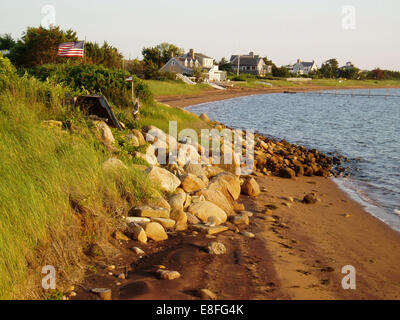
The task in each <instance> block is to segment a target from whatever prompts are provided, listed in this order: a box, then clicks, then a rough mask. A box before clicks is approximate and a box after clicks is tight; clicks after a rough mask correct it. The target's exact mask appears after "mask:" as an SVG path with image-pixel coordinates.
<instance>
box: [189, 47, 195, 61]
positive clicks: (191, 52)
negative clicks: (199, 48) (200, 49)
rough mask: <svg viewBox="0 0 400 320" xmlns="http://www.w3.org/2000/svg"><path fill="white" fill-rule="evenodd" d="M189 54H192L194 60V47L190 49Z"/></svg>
mask: <svg viewBox="0 0 400 320" xmlns="http://www.w3.org/2000/svg"><path fill="white" fill-rule="evenodd" d="M189 54H190V57H191V58H192V59H193V60H194V59H195V57H194V50H193V49H190V50H189Z"/></svg>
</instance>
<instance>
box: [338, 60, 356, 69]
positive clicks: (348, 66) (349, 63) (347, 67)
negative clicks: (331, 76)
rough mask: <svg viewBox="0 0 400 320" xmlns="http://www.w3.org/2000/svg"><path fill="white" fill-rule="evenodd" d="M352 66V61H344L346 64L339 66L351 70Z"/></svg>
mask: <svg viewBox="0 0 400 320" xmlns="http://www.w3.org/2000/svg"><path fill="white" fill-rule="evenodd" d="M353 68H354V64H353V63H352V62H350V61H349V62H346V65H344V66H343V67H341V69H345V70H351V69H353Z"/></svg>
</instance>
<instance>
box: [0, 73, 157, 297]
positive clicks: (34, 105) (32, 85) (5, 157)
mask: <svg viewBox="0 0 400 320" xmlns="http://www.w3.org/2000/svg"><path fill="white" fill-rule="evenodd" d="M62 90H64V89H62V88H54V87H51V86H50V87H49V86H46V84H43V83H39V82H38V81H36V80H32V79H21V80H19V81H18V83H15V85H14V86H10V87H9V89H7V90H5V91H3V93H1V94H0V179H1V180H0V298H2V299H4V298H26V297H38V294H39V293H40V289H39V288H40V277H41V274H40V271H41V267H42V266H44V265H47V264H52V265H54V266H55V267H56V270H57V275H58V276H62V277H61V278H64V279H66V278H69V279H70V281H73V280H75V278H74V277H75V276H76V277H77V278H79V277H80V276H82V272H79V270H80V271H82V269H81V268H79V266H82V261H83V260H84V259H85V258H84V255H83V249H84V248H85V246H86V245H88V244H89V243H91V242H96V241H102V240H103V239H106V238H107V237H108V236H109V234H110V231H111V230H112V229H113V227H114V226H115V224H116V221H117V220H116V219H115V218H116V217H119V216H121V215H122V214H124V210H127V209H128V208H129V207H130V206H131V205H132V204H133V203H135V202H139V201H142V200H144V199H148V198H152V197H153V195H154V194H155V193H156V190H154V189H153V187H152V186H151V184H150V183H149V182H148V180H147V178H146V177H145V174H144V173H143V172H141V171H138V170H136V169H134V168H129V167H128V168H126V169H119V170H104V168H103V163H104V161H105V160H106V159H107V158H109V157H110V154H109V153H108V152H107V150H106V149H105V148H103V147H102V146H101V144H100V143H99V142H98V140H97V139H96V137H95V135H94V134H93V133H92V131H91V130H90V126H88V125H87V126H86V127H85V125H84V123H85V122H82V123H81V128H80V131H79V134H78V133H74V134H72V133H71V132H70V131H68V130H64V129H57V128H49V127H46V126H43V124H42V123H41V120H42V119H46V118H52V117H53V116H55V117H61V118H62V117H67V116H68V115H69V116H72V114H70V113H68V111H65V108H66V105H63V101H62V100H63V96H64V94H65V92H61V91H62ZM46 92H47V93H46ZM39 249H40V252H39V251H38V250H39ZM72 275H74V277H73V276H72ZM77 278H76V279H77Z"/></svg>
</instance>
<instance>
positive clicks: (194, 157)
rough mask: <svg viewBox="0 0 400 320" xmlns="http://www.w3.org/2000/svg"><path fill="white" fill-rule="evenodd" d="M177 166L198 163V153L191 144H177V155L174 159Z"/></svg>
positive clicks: (199, 160)
mask: <svg viewBox="0 0 400 320" xmlns="http://www.w3.org/2000/svg"><path fill="white" fill-rule="evenodd" d="M176 161H177V163H178V165H179V166H181V167H184V166H185V165H187V164H189V163H200V162H201V159H200V155H199V153H198V151H197V148H195V147H194V146H193V145H191V144H178V157H177V159H176Z"/></svg>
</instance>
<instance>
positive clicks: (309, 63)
mask: <svg viewBox="0 0 400 320" xmlns="http://www.w3.org/2000/svg"><path fill="white" fill-rule="evenodd" d="M300 63H301V64H302V65H303V67H312V66H313V65H314V63H315V62H314V61H312V62H304V61H302V62H300Z"/></svg>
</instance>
